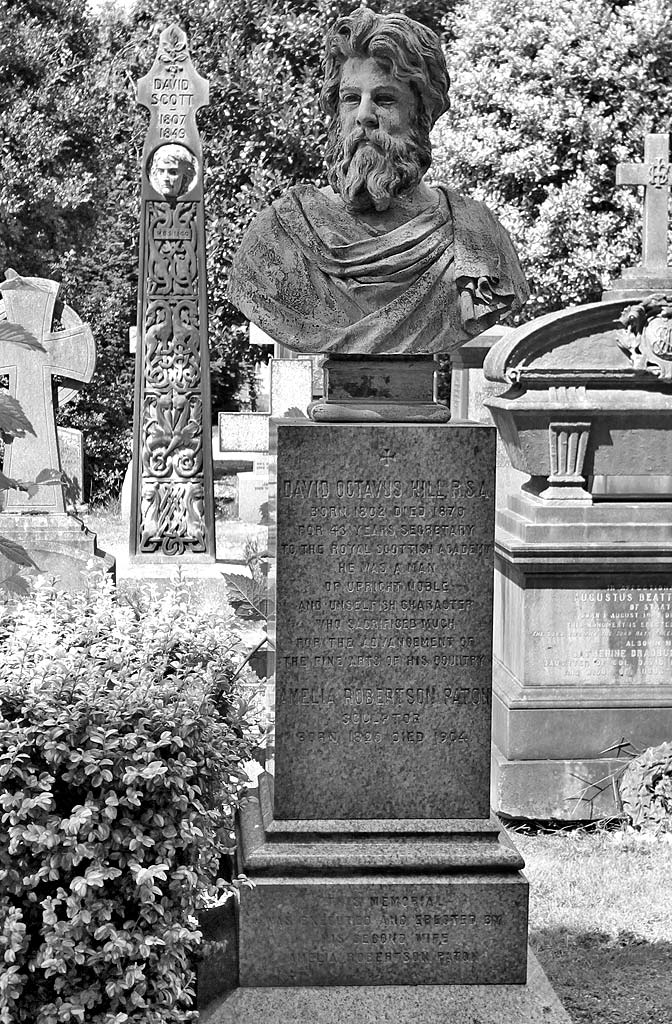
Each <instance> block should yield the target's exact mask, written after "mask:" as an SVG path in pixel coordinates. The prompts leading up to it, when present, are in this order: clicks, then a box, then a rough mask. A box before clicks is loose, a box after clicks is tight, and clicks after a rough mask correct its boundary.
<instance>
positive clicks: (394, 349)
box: [203, 8, 567, 1024]
mask: <svg viewBox="0 0 672 1024" xmlns="http://www.w3.org/2000/svg"><path fill="white" fill-rule="evenodd" d="M448 85H449V79H448V73H447V70H446V65H445V60H444V57H443V53H442V50H441V45H440V42H439V39H438V38H437V37H436V36H435V35H434V34H433V33H432V32H430V31H429V30H428V29H426V28H425V27H423V26H422V25H420V24H418V23H417V22H414V21H411V20H410V19H408V18H406V17H404V16H402V15H386V16H382V15H378V14H374V13H373V12H372V11H370V10H368V9H366V8H362V9H359V10H357V11H355V12H354V13H353V14H352V15H350V16H348V17H344V18H341V19H340V20H339V21H338V22H337V23H336V24H335V25H334V27H333V28H332V29H331V31H330V32H329V34H328V37H327V40H326V57H325V82H324V88H323V91H322V105H323V108H324V110H325V112H326V113H327V114H328V115H329V117H330V119H331V122H330V128H329V144H328V152H327V163H328V173H329V182H330V184H329V185H328V186H326V187H324V188H316V187H314V186H312V185H299V186H296V187H295V188H293V189H290V191H289V192H288V193H287V194H286V195H285V196H283V197H282V198H281V199H279V200H277V201H276V202H275V203H273V205H272V206H270V207H269V208H268V209H266V210H263V211H262V212H261V213H260V214H259V215H258V217H257V219H256V220H255V221H254V222H253V224H252V226H251V227H250V229H249V231H248V233H247V235H246V236H245V238H244V240H243V242H242V245H241V248H240V250H239V252H238V254H237V256H236V258H235V259H234V265H233V268H232V274H231V285H230V295H231V298H232V299H233V301H234V302H236V303H237V304H238V306H239V307H240V308H241V310H242V311H243V312H244V313H245V314H246V315H247V316H248V317H249V318H250V319H251V320H253V321H254V322H256V323H257V324H258V325H259V326H260V327H261V328H262V329H263V330H265V331H267V332H268V333H269V334H270V335H271V336H272V337H273V338H274V339H276V340H277V341H278V342H280V343H281V344H283V345H286V346H288V347H290V348H292V349H294V350H296V351H300V352H306V353H311V352H324V353H327V354H328V356H329V358H328V360H327V363H326V369H325V397H324V400H320V401H318V402H316V403H314V404H313V406H312V408H311V419H308V420H307V419H304V420H284V419H283V420H278V421H276V423H275V429H274V433H275V480H276V490H275V510H276V533H277V539H276V560H277V562H276V570H277V582H276V586H275V590H276V598H277V602H276V614H275V624H274V636H275V643H276V665H277V670H276V748H275V749H276V758H275V773H274V778H273V777H271V776H270V775H263V776H262V777H261V779H260V785H259V789H258V791H257V792H256V793H255V794H254V795H253V796H252V797H251V798H250V799H249V800H247V801H246V803H245V804H244V806H243V809H242V812H241V815H240V820H239V869H240V873H241V875H244V876H246V877H247V879H249V881H250V882H252V883H253V884H252V885H251V886H248V885H247V884H241V887H240V912H239V957H240V965H239V987H238V988H237V989H236V990H235V991H234V992H232V993H231V994H230V995H229V996H227V997H226V998H225V999H224V1000H222V1001H221V1002H220V1003H219V1005H218V1006H217V1007H216V1008H213V1009H212V1010H211V1011H209V1012H206V1013H205V1014H204V1015H203V1019H205V1020H209V1021H212V1022H213V1024H214V1022H217V1024H232V1022H233V1021H235V1022H236V1024H251V1022H252V1021H254V1022H255V1024H256V1022H258V1021H259V1020H261V1019H264V1020H267V1021H269V1022H270V1021H272V1022H274V1024H275V1022H280V1021H288V1020H291V1021H292V1022H297V1024H298V1022H304V1021H305V1022H308V1021H311V1022H314V1021H317V1022H319V1024H331V1022H335V1021H346V1020H366V1021H369V1020H370V1021H374V1020H375V1021H380V1020H382V1019H389V1020H395V1021H399V1022H401V1024H410V1022H411V1021H413V1022H414V1024H417V1022H418V1021H422V1022H423V1024H438V1022H439V1021H441V1022H445V1021H446V1020H449V1019H450V1020H456V1021H457V1020H465V1021H466V1020H467V1019H469V1020H471V1019H475V1018H477V1019H478V1020H479V1021H482V1022H483V1024H493V1022H495V1021H497V1022H503V1021H507V1022H508V1021H511V1020H516V1021H517V1022H519V1024H522V1022H524V1021H529V1022H532V1021H535V1022H536V1021H539V1020H542V1019H543V1020H544V1021H548V1022H549V1024H550V1022H551V1021H553V1022H556V1024H559V1022H561V1021H566V1020H567V1018H566V1016H565V1014H564V1011H563V1010H562V1008H561V1007H560V1005H559V1003H558V1002H557V1000H556V999H555V997H554V995H553V993H552V991H551V990H550V988H549V986H548V983H547V982H546V980H545V978H544V976H543V974H542V973H541V971H540V969H539V967H538V965H537V964H536V962H535V961H534V960H533V959H532V960H531V961H530V964H531V967H530V971H529V974H528V956H527V895H528V894H527V882H526V880H525V879H524V876H523V875H522V874H521V872H520V869H521V868H522V866H523V862H522V859H521V858H520V856H519V854H518V853H517V851H516V850H515V849H514V848H513V846H512V845H511V844H510V842H509V841H508V840H507V839H506V836H505V834H504V833H503V831H502V829H501V826H500V824H499V822H498V821H497V820H496V818H495V817H494V816H493V815H492V814H491V811H490V798H489V776H490V712H491V702H490V694H491V634H492V576H493V539H494V537H493V534H494V455H495V444H494V442H495V431H494V429H493V428H492V427H488V426H481V425H475V424H462V425H459V426H451V425H450V424H448V423H446V420H447V418H448V413H447V410H446V409H445V407H443V406H442V405H439V404H438V403H436V402H435V401H434V399H433V391H432V387H433V377H434V370H435V362H434V357H435V356H436V355H437V354H439V353H449V352H450V351H451V350H454V349H455V348H457V346H459V345H460V344H462V343H463V342H464V341H465V340H466V339H467V338H470V337H472V336H473V335H475V334H477V333H478V332H479V331H481V330H483V329H484V328H485V327H487V326H488V325H490V324H492V323H494V322H495V321H496V320H497V319H498V318H499V317H500V316H503V315H504V314H505V313H507V312H509V311H511V310H513V309H516V308H518V306H519V305H521V304H522V302H523V301H524V300H525V298H526V296H527V288H526V284H525V281H524V278H523V275H522V273H521V270H520V266H519V263H518V259H517V257H516V254H515V252H514V250H513V246H512V244H511V242H510V240H509V238H508V235H507V234H506V232H505V230H504V228H503V227H502V226H501V225H500V224H499V222H498V221H497V220H496V218H495V217H494V216H493V215H492V214H491V213H490V211H489V210H487V208H486V207H485V206H484V205H483V204H480V203H476V202H473V201H471V200H469V199H466V198H464V197H462V196H459V195H458V194H457V193H455V192H453V191H452V190H451V189H449V188H445V187H443V186H441V187H438V188H430V187H428V186H427V185H426V183H425V182H424V180H423V178H424V174H425V172H426V171H427V169H428V167H429V165H430V161H431V152H430V146H429V131H430V128H431V126H432V124H433V123H434V121H435V120H436V119H437V118H438V117H439V116H440V115H441V114H442V113H443V112H444V111H445V110H446V109H447V106H448Z"/></svg>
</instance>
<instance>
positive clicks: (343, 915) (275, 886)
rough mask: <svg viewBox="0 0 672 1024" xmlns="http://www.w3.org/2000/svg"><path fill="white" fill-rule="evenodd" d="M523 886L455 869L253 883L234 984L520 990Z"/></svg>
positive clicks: (243, 897) (518, 878)
mask: <svg viewBox="0 0 672 1024" xmlns="http://www.w3.org/2000/svg"><path fill="white" fill-rule="evenodd" d="M527 898H528V885H527V881H526V880H525V879H524V878H523V876H522V875H519V874H508V873H497V872H487V873H482V874H476V873H466V872H460V871H456V872H454V873H451V874H432V875H429V874H425V875H422V874H418V875H413V876H410V877H409V876H400V875H376V874H370V875H369V874H359V875H349V876H348V878H347V879H342V878H337V877H336V878H324V877H313V878H310V877H301V878H296V879H292V878H282V879H281V878H272V879H267V878H260V877H258V876H257V877H256V878H255V884H254V887H253V888H248V887H246V886H243V887H242V888H241V894H240V901H241V902H240V925H239V928H240V931H239V952H240V968H239V983H240V985H241V986H242V987H245V988H251V987H255V986H262V987H263V986H288V987H292V986H297V985H302V984H304V985H318V986H322V985H325V986H334V985H374V984H375V985H381V984H382V985H450V984H454V985H455V984H465V985H478V984H497V983H500V984H524V983H525V974H526V957H525V952H526V948H527Z"/></svg>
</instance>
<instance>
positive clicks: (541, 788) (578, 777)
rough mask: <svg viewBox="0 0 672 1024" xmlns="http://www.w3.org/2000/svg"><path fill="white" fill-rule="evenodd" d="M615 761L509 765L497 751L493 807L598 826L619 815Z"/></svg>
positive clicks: (619, 767) (494, 750)
mask: <svg viewBox="0 0 672 1024" xmlns="http://www.w3.org/2000/svg"><path fill="white" fill-rule="evenodd" d="M622 768H623V761H619V760H617V759H616V758H609V757H600V758H564V759H539V760H525V761H510V760H508V759H507V758H505V757H504V756H503V754H502V753H501V751H499V750H498V749H497V747H494V746H493V748H492V803H493V807H496V808H497V810H498V811H499V813H500V814H505V815H508V816H509V817H511V818H531V819H535V820H537V821H549V820H551V819H555V820H557V821H597V820H600V819H603V818H610V817H614V816H616V815H618V814H619V813H620V812H619V807H618V801H617V798H616V780H617V778H618V776H619V774H620V771H621V770H622Z"/></svg>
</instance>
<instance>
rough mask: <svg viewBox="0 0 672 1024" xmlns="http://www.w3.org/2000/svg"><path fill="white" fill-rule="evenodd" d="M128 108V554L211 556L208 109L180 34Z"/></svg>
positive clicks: (167, 41)
mask: <svg viewBox="0 0 672 1024" xmlns="http://www.w3.org/2000/svg"><path fill="white" fill-rule="evenodd" d="M138 102H139V103H140V104H141V105H142V106H144V107H147V109H148V110H149V113H150V122H149V128H148V131H147V136H146V139H145V145H144V149H143V153H142V193H141V199H142V208H141V228H140V273H139V294H138V344H137V354H136V382H135V412H134V449H133V489H132V498H131V537H130V553H131V555H132V556H134V557H135V559H136V560H141V561H152V562H157V561H158V562H169V563H170V562H173V561H174V562H175V563H176V564H177V563H178V562H180V563H184V562H187V563H203V562H205V563H210V562H214V560H215V541H214V499H213V485H212V453H211V448H212V439H211V428H210V373H209V359H208V322H207V291H206V264H205V228H204V220H205V218H204V200H203V156H202V147H201V142H200V137H199V133H198V127H197V125H196V112H197V110H199V108H200V107H203V106H206V105H207V103H208V83H207V82H206V80H205V79H204V78H201V76H200V75H198V74H197V72H196V70H195V69H194V66H193V64H192V62H191V58H190V56H189V50H188V45H187V37H186V35H185V33H184V32H183V31H182V29H181V28H179V26H177V25H171V26H170V27H169V28H167V29H166V30H165V31H163V32H162V33H161V36H160V41H159V50H158V53H157V56H156V60H155V61H154V64H153V65H152V68H151V70H150V72H149V74H147V75H145V77H144V78H141V79H140V81H139V82H138Z"/></svg>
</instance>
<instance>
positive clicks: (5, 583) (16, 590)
mask: <svg viewBox="0 0 672 1024" xmlns="http://www.w3.org/2000/svg"><path fill="white" fill-rule="evenodd" d="M0 587H1V588H2V589H3V590H4V591H5V592H6V593H7V594H13V595H14V596H15V597H27V596H28V594H29V593H30V586H29V585H28V580H26V579H24V577H23V576H21V570H20V569H17V571H16V572H14V573H12V575H11V576H7V577H6V578H5V579H4V580H0Z"/></svg>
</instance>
